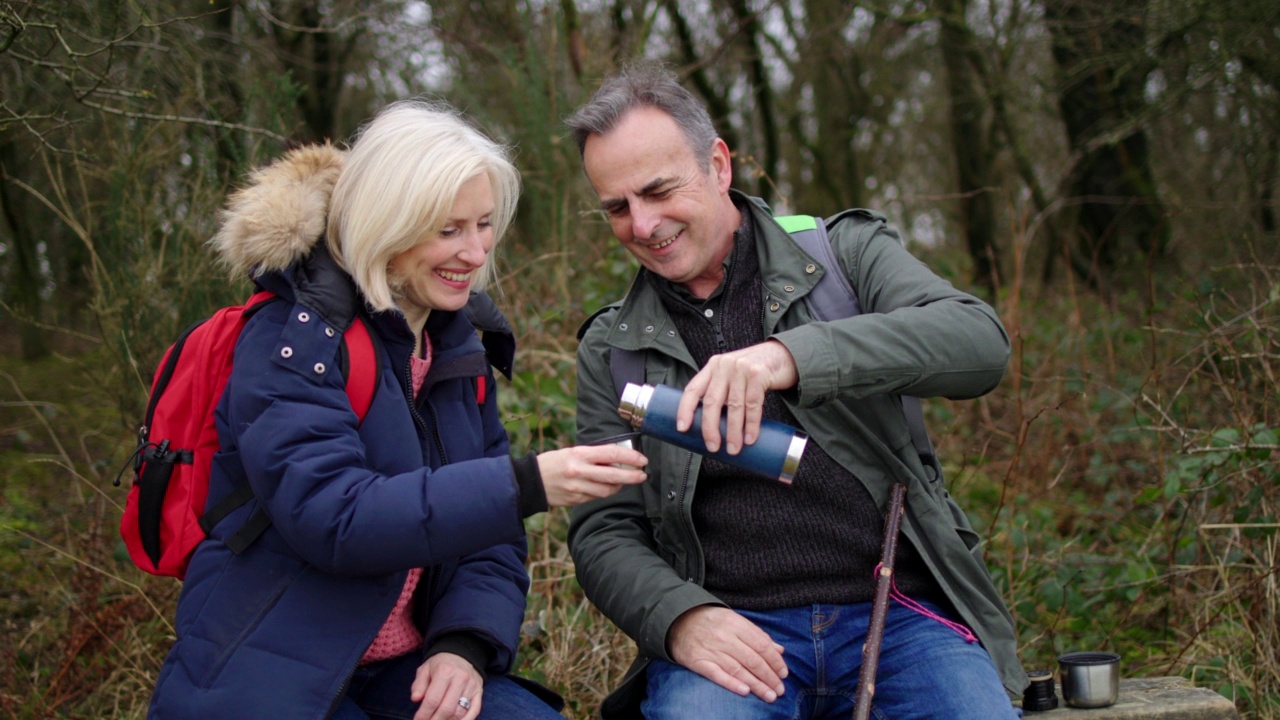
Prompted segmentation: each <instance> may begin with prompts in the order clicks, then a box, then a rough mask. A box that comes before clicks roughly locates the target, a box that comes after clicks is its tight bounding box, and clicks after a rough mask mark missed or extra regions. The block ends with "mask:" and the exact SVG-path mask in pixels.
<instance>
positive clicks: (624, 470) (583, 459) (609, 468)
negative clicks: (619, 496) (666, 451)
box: [538, 445, 649, 507]
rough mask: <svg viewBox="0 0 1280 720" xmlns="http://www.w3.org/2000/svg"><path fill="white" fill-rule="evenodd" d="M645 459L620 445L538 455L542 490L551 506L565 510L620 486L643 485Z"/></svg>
mask: <svg viewBox="0 0 1280 720" xmlns="http://www.w3.org/2000/svg"><path fill="white" fill-rule="evenodd" d="M648 464H649V459H648V458H646V457H645V456H644V453H641V452H640V451H638V450H631V449H629V448H624V447H622V446H620V445H578V446H576V447H569V448H561V449H560V450H550V451H548V452H544V453H541V454H539V455H538V471H539V472H540V473H541V474H542V487H543V489H544V490H545V491H546V493H547V504H548V505H550V506H551V507H569V506H572V505H578V504H580V503H584V502H587V501H588V500H595V499H596V498H603V497H609V496H610V495H612V494H614V493H616V492H618V491H619V490H621V489H622V486H623V485H638V484H640V483H642V482H644V479H645V474H644V471H643V470H641V469H640V468H643V467H644V466H645V465H648Z"/></svg>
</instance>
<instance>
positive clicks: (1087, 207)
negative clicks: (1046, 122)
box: [1044, 0, 1169, 286]
mask: <svg viewBox="0 0 1280 720" xmlns="http://www.w3.org/2000/svg"><path fill="white" fill-rule="evenodd" d="M1044 8H1045V18H1046V21H1047V23H1048V25H1049V29H1050V32H1051V34H1052V36H1053V55H1054V59H1055V61H1056V63H1057V66H1058V69H1059V73H1060V80H1059V107H1060V110H1061V113H1062V119H1063V122H1064V124H1065V125H1066V129H1067V137H1068V139H1069V141H1070V144H1071V148H1072V151H1073V153H1074V155H1075V163H1074V166H1073V168H1072V175H1071V180H1070V183H1069V188H1070V189H1069V191H1068V192H1069V195H1070V196H1071V197H1074V198H1077V199H1078V205H1076V207H1078V211H1079V212H1078V218H1077V220H1076V223H1075V227H1076V233H1075V237H1076V240H1077V245H1076V247H1074V248H1071V249H1070V250H1071V251H1072V252H1078V253H1080V254H1081V255H1082V256H1083V259H1084V260H1085V261H1087V264H1077V265H1076V267H1087V268H1088V272H1087V274H1086V275H1085V277H1084V279H1085V280H1087V281H1088V282H1090V283H1091V284H1092V285H1094V286H1102V285H1104V284H1105V283H1106V282H1107V281H1108V280H1109V277H1110V276H1111V275H1112V274H1113V272H1114V271H1115V270H1117V269H1118V266H1120V265H1129V264H1131V263H1132V262H1133V261H1134V260H1138V259H1140V258H1142V257H1147V258H1161V257H1162V256H1163V255H1164V252H1165V246H1166V243H1167V239H1168V232H1169V231H1168V225H1167V224H1166V222H1165V218H1164V213H1165V211H1164V206H1163V204H1162V203H1161V201H1160V197H1159V192H1158V189H1157V187H1156V183H1155V178H1154V176H1153V174H1152V171H1151V162H1150V157H1149V155H1148V147H1149V146H1148V142H1147V136H1146V130H1145V127H1144V126H1143V124H1142V120H1143V119H1144V112H1143V106H1144V99H1143V90H1144V86H1145V84H1146V82H1147V76H1148V73H1149V72H1150V71H1151V70H1152V69H1153V64H1152V62H1151V60H1150V58H1149V57H1148V56H1147V54H1146V53H1145V48H1146V42H1147V37H1146V23H1145V17H1146V12H1147V0H1120V1H1119V2H1100V1H1096V0H1046V2H1045V3H1044ZM1056 255H1057V253H1052V252H1051V253H1049V255H1048V258H1049V260H1048V261H1049V262H1052V261H1053V259H1054V258H1055V257H1056Z"/></svg>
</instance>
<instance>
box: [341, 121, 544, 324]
mask: <svg viewBox="0 0 1280 720" xmlns="http://www.w3.org/2000/svg"><path fill="white" fill-rule="evenodd" d="M480 173H486V174H487V175H488V176H489V184H490V188H491V190H492V192H493V201H494V212H493V215H492V216H491V217H490V222H491V223H492V225H493V237H494V243H495V246H496V243H497V242H498V241H499V240H500V239H501V238H502V236H503V234H504V233H505V232H506V230H507V228H508V227H509V226H510V225H511V220H512V218H513V217H514V216H515V210H516V203H517V201H518V200H519V198H520V175H519V173H518V172H517V171H516V168H515V165H514V164H513V163H512V160H511V150H510V149H509V148H508V147H506V146H504V145H500V144H499V143H497V142H494V141H493V140H491V139H489V138H488V137H486V136H485V135H484V133H482V132H480V131H479V130H478V129H476V128H475V127H473V126H472V125H471V124H470V123H469V122H468V121H467V120H466V119H465V118H464V117H463V115H462V113H461V112H459V111H458V110H457V109H455V108H453V107H452V106H450V105H448V104H446V103H443V102H437V101H426V100H418V99H414V100H401V101H399V102H395V103H392V104H390V105H388V106H387V107H385V108H383V110H382V111H381V112H379V113H378V114H377V115H375V116H374V117H373V119H371V120H370V121H369V122H368V123H367V124H366V125H365V126H364V127H363V128H362V129H361V130H360V132H359V133H358V135H357V136H356V139H355V141H354V143H353V145H352V147H351V150H350V151H349V152H348V153H347V157H346V160H345V162H344V163H343V168H342V172H341V174H340V175H339V176H338V181H337V184H336V185H335V186H334V188H333V196H332V198H331V199H330V205H329V227H328V242H329V251H330V252H331V253H332V255H333V257H334V258H336V259H337V260H338V262H339V263H341V264H342V266H343V268H344V269H346V271H347V272H348V273H350V274H351V277H352V278H353V279H354V280H355V283H356V286H357V287H358V288H360V291H361V292H362V293H363V294H364V297H365V300H367V301H368V302H369V304H370V305H371V306H372V307H373V308H374V309H375V310H392V309H396V308H397V307H398V306H397V304H396V301H395V297H396V289H395V288H394V287H393V281H392V280H391V279H390V278H389V277H388V275H387V267H388V265H390V263H391V260H392V258H394V257H395V256H396V255H398V254H400V253H402V252H404V251H406V250H409V249H411V248H413V247H415V246H416V245H418V244H419V243H421V242H423V241H424V240H425V239H427V238H432V237H434V236H435V235H436V234H437V233H439V232H440V230H441V228H443V227H444V223H445V221H446V220H447V219H448V214H449V211H450V210H451V209H452V208H453V203H454V201H455V200H456V199H457V197H458V191H459V189H460V188H461V187H462V186H463V185H465V184H466V183H467V182H468V181H469V180H471V179H473V178H475V177H476V176H478V175H479V174H480ZM493 257H494V254H493V253H489V256H488V258H486V260H485V264H484V267H482V268H481V269H480V271H479V273H478V275H477V277H476V282H475V285H474V289H476V290H482V289H484V288H485V286H487V285H488V284H489V283H490V282H492V281H493V279H494V275H495V270H494V262H493Z"/></svg>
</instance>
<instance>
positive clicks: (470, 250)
mask: <svg viewBox="0 0 1280 720" xmlns="http://www.w3.org/2000/svg"><path fill="white" fill-rule="evenodd" d="M490 247H491V243H490V241H489V231H488V230H487V229H486V230H473V231H472V232H469V233H467V243H466V245H465V246H464V247H463V248H462V252H459V253H458V257H459V258H460V259H462V260H463V261H465V262H467V263H470V264H471V265H477V266H479V265H483V264H484V261H485V258H487V257H488V256H489V248H490Z"/></svg>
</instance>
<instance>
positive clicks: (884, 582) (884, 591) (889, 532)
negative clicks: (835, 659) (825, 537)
mask: <svg viewBox="0 0 1280 720" xmlns="http://www.w3.org/2000/svg"><path fill="white" fill-rule="evenodd" d="M906 493H907V486H906V485H903V484H902V483H894V485H893V488H892V490H891V491H890V495H889V516H888V517H886V518H885V523H884V545H882V546H881V548H880V571H879V573H878V574H877V576H876V597H875V600H874V601H873V602H872V604H871V624H870V626H869V627H868V628H867V642H866V643H865V644H864V645H863V646H862V670H861V672H860V673H859V674H858V700H857V703H856V704H855V705H854V707H853V718H854V720H868V718H870V716H871V698H872V697H874V696H875V694H876V669H877V668H878V667H879V666H880V641H881V640H883V639H884V622H885V617H886V616H887V615H888V614H889V590H890V589H891V588H892V587H893V560H894V557H895V556H896V555H897V553H898V528H899V527H900V526H901V525H902V505H903V502H904V499H905V496H906Z"/></svg>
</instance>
